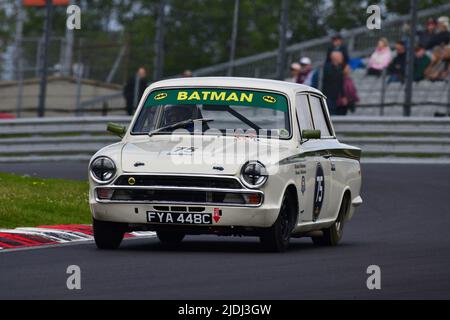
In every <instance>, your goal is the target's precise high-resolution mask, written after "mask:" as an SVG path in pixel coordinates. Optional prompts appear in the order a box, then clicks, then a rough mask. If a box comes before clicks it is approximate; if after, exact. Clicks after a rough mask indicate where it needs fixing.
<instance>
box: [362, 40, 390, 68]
mask: <svg viewBox="0 0 450 320" xmlns="http://www.w3.org/2000/svg"><path fill="white" fill-rule="evenodd" d="M391 61H392V53H391V49H390V48H389V42H388V40H387V39H386V38H381V39H380V40H379V41H378V45H377V48H376V49H375V51H374V53H372V55H371V56H370V60H369V64H368V69H367V74H368V75H373V76H380V75H381V73H382V72H383V70H384V69H386V68H387V67H388V66H389V64H390V63H391Z"/></svg>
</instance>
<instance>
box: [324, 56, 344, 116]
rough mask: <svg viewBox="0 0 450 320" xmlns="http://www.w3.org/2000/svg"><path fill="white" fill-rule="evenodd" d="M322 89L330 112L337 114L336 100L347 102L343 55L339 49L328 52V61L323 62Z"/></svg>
mask: <svg viewBox="0 0 450 320" xmlns="http://www.w3.org/2000/svg"><path fill="white" fill-rule="evenodd" d="M322 91H323V94H324V95H325V96H326V97H327V105H328V109H329V111H330V114H333V115H334V114H337V103H338V100H340V101H341V103H343V104H345V105H346V104H347V102H346V101H345V99H346V98H345V94H344V55H343V54H342V52H341V51H332V52H331V53H330V63H327V64H325V67H324V70H323V82H322Z"/></svg>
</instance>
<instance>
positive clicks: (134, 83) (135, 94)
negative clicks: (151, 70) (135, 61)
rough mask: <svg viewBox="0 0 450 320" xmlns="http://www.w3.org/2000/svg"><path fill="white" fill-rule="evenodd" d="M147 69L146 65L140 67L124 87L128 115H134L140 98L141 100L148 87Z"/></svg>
mask: <svg viewBox="0 0 450 320" xmlns="http://www.w3.org/2000/svg"><path fill="white" fill-rule="evenodd" d="M147 84H148V80H147V70H145V68H144V67H140V68H139V69H138V71H137V72H136V74H135V76H134V77H132V78H131V79H130V80H128V82H127V84H126V85H125V87H124V88H123V96H124V98H125V101H126V104H127V105H126V111H127V114H128V115H130V116H131V115H133V113H134V110H135V109H136V107H137V105H138V103H139V100H141V98H142V95H143V94H144V91H145V89H146V88H147Z"/></svg>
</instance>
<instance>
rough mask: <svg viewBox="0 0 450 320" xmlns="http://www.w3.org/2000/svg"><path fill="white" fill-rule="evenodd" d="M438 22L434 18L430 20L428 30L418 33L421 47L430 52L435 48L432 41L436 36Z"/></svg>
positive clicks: (427, 25)
mask: <svg viewBox="0 0 450 320" xmlns="http://www.w3.org/2000/svg"><path fill="white" fill-rule="evenodd" d="M436 26H437V24H436V20H435V19H434V18H428V20H427V24H426V29H425V30H423V31H419V32H418V36H419V46H421V47H423V48H425V49H427V50H430V49H432V48H433V47H431V39H432V38H433V37H434V35H435V34H436Z"/></svg>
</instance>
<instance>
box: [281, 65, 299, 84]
mask: <svg viewBox="0 0 450 320" xmlns="http://www.w3.org/2000/svg"><path fill="white" fill-rule="evenodd" d="M290 70H291V76H290V77H289V78H286V79H285V81H287V82H297V77H298V74H299V73H300V70H301V67H300V63H297V62H293V63H291V68H290Z"/></svg>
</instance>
